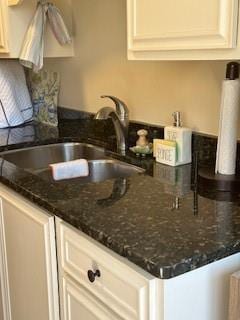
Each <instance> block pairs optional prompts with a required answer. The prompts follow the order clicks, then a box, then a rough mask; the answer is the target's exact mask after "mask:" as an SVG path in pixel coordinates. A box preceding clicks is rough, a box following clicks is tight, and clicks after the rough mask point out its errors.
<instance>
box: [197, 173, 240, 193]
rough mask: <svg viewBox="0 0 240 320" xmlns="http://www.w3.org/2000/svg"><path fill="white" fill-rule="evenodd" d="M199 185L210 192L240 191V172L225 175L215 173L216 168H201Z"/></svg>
mask: <svg viewBox="0 0 240 320" xmlns="http://www.w3.org/2000/svg"><path fill="white" fill-rule="evenodd" d="M198 185H199V186H200V187H201V186H202V187H204V189H205V190H206V191H208V192H211V191H212V192H214V191H215V192H216V191H217V192H230V193H233V194H236V193H239V192H240V174H238V173H237V174H234V175H225V174H219V173H217V174H216V173H215V168H214V167H210V168H201V169H199V171H198Z"/></svg>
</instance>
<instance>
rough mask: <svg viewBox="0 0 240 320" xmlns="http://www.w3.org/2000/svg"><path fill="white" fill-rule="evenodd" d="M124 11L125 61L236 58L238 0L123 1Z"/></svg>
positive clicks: (238, 54)
mask: <svg viewBox="0 0 240 320" xmlns="http://www.w3.org/2000/svg"><path fill="white" fill-rule="evenodd" d="M127 10H128V53H129V59H146V60H148V59H151V60H161V59H162V60H168V59H169V60H172V59H176V60H181V59H237V58H240V44H239V42H240V41H239V40H238V38H237V35H238V15H239V0H211V1H209V0H181V1H176V0H168V1H165V0H127ZM238 45H239V48H238Z"/></svg>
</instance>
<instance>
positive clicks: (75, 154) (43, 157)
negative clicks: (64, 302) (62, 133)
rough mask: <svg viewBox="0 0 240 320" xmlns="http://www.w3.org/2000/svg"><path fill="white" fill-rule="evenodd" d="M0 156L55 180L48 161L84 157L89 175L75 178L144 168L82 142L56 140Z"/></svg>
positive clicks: (123, 174) (101, 178) (110, 176)
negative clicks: (59, 141)
mask: <svg viewBox="0 0 240 320" xmlns="http://www.w3.org/2000/svg"><path fill="white" fill-rule="evenodd" d="M0 156H1V157H2V158H3V159H5V160H7V161H8V162H11V163H13V164H15V165H16V166H17V167H19V168H22V169H25V170H27V171H29V172H31V173H33V174H35V175H38V176H40V177H41V178H42V179H44V180H47V181H49V182H54V180H53V178H52V174H51V171H50V169H49V164H52V163H58V162H65V161H71V160H76V159H81V158H83V159H87V160H88V163H89V172H90V174H89V176H88V177H81V178H77V179H76V180H77V182H80V183H88V182H101V181H104V180H107V179H115V178H119V177H129V176H131V175H133V174H138V173H143V172H144V171H145V170H144V169H141V168H138V167H136V166H133V165H130V164H127V163H125V162H122V161H118V160H115V159H112V158H110V157H107V156H106V155H105V151H104V149H102V148H98V147H95V146H93V145H90V144H85V143H58V144H51V145H46V146H37V147H31V148H25V149H19V150H12V151H6V152H2V153H1V154H0Z"/></svg>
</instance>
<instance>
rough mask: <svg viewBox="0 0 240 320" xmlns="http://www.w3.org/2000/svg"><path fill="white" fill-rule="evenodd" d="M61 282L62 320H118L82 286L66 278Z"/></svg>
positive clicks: (118, 319)
mask: <svg viewBox="0 0 240 320" xmlns="http://www.w3.org/2000/svg"><path fill="white" fill-rule="evenodd" d="M62 281H63V284H62V290H63V292H62V300H63V301H62V304H63V310H62V313H63V315H62V320H120V318H119V317H118V316H117V315H115V314H113V313H112V312H111V311H110V310H108V309H107V307H106V306H105V305H104V304H102V303H101V302H100V301H99V300H98V299H96V298H95V297H94V296H93V295H91V293H89V292H88V291H87V290H86V289H84V288H83V287H82V286H80V285H75V284H74V282H73V281H71V280H70V279H69V278H67V277H63V280H62Z"/></svg>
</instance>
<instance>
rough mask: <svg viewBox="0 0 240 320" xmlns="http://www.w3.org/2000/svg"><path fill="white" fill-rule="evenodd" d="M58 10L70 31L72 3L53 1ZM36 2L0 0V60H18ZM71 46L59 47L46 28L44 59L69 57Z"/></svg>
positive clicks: (72, 52) (69, 1) (71, 52)
mask: <svg viewBox="0 0 240 320" xmlns="http://www.w3.org/2000/svg"><path fill="white" fill-rule="evenodd" d="M52 2H53V3H54V4H56V5H57V7H58V8H59V9H60V11H61V13H62V15H63V17H64V20H65V22H66V25H67V26H68V28H69V29H70V31H71V30H72V1H71V0H53V1H52ZM36 5H37V0H22V1H20V0H0V58H18V57H19V53H20V50H21V47H22V43H23V39H24V36H25V34H26V31H27V28H28V26H29V23H30V22H31V20H32V18H33V16H34V13H35V10H36ZM73 55H74V50H73V44H71V45H64V46H61V45H60V44H59V43H58V42H57V40H56V38H55V37H54V35H53V33H52V30H50V28H49V27H47V30H46V35H45V50H44V56H45V57H71V56H73Z"/></svg>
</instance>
